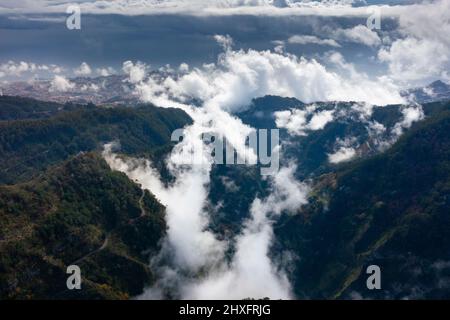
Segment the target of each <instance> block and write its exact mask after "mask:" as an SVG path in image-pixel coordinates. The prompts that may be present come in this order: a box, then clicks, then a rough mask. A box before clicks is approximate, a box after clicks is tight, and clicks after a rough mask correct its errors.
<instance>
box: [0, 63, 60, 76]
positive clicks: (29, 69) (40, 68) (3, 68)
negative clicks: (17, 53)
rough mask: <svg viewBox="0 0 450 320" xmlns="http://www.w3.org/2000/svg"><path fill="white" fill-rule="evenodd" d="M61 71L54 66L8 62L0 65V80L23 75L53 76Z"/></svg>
mask: <svg viewBox="0 0 450 320" xmlns="http://www.w3.org/2000/svg"><path fill="white" fill-rule="evenodd" d="M61 71H62V68H61V67H59V66H56V65H54V64H51V65H46V64H37V63H33V62H26V61H20V62H15V61H8V62H6V63H3V64H0V78H2V77H20V76H22V75H23V74H35V73H38V72H42V73H50V74H54V73H60V72H61Z"/></svg>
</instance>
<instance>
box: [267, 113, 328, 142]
mask: <svg viewBox="0 0 450 320" xmlns="http://www.w3.org/2000/svg"><path fill="white" fill-rule="evenodd" d="M316 108H317V107H316V106H315V105H311V106H308V107H306V108H305V109H304V110H303V109H302V110H300V109H292V110H285V111H278V112H275V114H274V115H275V122H276V125H277V127H278V128H285V129H287V130H288V132H289V133H290V134H291V135H297V136H306V135H307V132H308V131H316V130H322V129H323V128H325V126H326V125H327V123H329V122H331V121H333V113H334V111H332V110H325V111H319V112H317V113H315V110H316ZM308 118H309V121H308Z"/></svg>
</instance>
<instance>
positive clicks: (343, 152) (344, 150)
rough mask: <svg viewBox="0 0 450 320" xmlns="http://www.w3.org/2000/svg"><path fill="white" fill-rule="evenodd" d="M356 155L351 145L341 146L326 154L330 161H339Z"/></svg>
mask: <svg viewBox="0 0 450 320" xmlns="http://www.w3.org/2000/svg"><path fill="white" fill-rule="evenodd" d="M355 155H356V151H355V149H353V148H351V147H341V148H340V149H339V150H338V151H336V152H335V153H333V154H329V155H328V159H329V161H330V162H331V163H335V164H336V163H340V162H344V161H348V160H350V159H352V158H353V157H354V156H355Z"/></svg>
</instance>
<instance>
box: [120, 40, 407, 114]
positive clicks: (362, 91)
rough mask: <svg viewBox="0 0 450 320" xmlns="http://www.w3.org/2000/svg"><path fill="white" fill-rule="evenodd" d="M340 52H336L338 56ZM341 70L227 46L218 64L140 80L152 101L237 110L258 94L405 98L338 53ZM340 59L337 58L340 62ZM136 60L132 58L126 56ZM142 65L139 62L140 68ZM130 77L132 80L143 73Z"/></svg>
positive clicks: (308, 98)
mask: <svg viewBox="0 0 450 320" xmlns="http://www.w3.org/2000/svg"><path fill="white" fill-rule="evenodd" d="M336 56H337V54H335V55H333V57H336ZM335 60H336V61H335V62H336V67H337V68H339V69H340V71H341V73H344V74H343V75H340V74H338V73H336V72H333V71H330V70H328V69H327V68H326V67H325V66H323V65H322V64H320V63H319V62H318V61H316V60H314V59H312V60H308V59H305V58H302V57H300V58H299V57H297V56H294V55H290V54H285V53H274V52H271V51H256V50H251V49H250V50H247V51H244V50H238V51H235V50H232V49H227V50H226V51H225V52H224V53H223V54H222V55H221V56H220V57H219V59H218V62H217V63H216V64H209V65H205V66H203V67H202V68H195V69H193V70H192V71H191V72H189V73H187V74H184V75H182V76H181V77H178V78H175V79H174V78H171V77H170V76H169V77H167V78H165V79H163V80H161V79H152V78H150V79H148V80H147V81H145V82H144V81H141V82H139V83H138V85H137V91H138V92H139V94H140V95H141V97H142V98H143V99H144V100H146V101H150V102H154V103H155V100H156V99H157V98H158V97H161V96H164V97H169V96H170V97H176V98H177V99H179V100H180V101H188V100H189V99H191V98H195V99H199V100H202V101H205V104H206V105H207V106H220V108H223V109H224V110H227V111H231V112H234V111H237V110H239V109H241V108H242V107H246V106H248V104H249V103H250V102H251V100H252V99H253V98H255V97H261V96H265V95H269V94H270V95H278V96H284V97H295V98H297V99H299V100H301V101H303V102H306V103H310V102H315V101H366V102H369V103H372V104H376V105H386V104H395V103H402V102H403V98H402V97H401V96H400V94H399V93H398V88H397V87H396V86H395V85H393V83H392V82H390V81H389V79H386V78H382V77H381V78H377V79H373V80H372V79H370V78H369V77H368V76H367V75H366V74H364V73H359V72H358V71H357V70H356V69H355V67H354V66H353V65H352V64H350V63H347V62H345V60H344V59H343V58H342V56H339V59H335ZM337 62H338V63H337ZM126 63H127V64H128V65H129V66H132V65H133V64H132V62H130V61H129V62H126ZM141 69H142V68H139V70H141ZM143 74H144V73H143V72H141V73H140V75H141V76H139V77H136V79H134V76H133V75H132V77H131V78H130V79H131V81H132V82H138V81H137V80H142V79H143Z"/></svg>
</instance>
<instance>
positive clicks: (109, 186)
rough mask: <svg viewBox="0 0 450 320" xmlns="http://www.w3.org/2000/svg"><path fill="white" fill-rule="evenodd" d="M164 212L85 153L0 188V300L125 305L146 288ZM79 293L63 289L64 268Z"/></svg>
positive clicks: (125, 180)
mask: <svg viewBox="0 0 450 320" xmlns="http://www.w3.org/2000/svg"><path fill="white" fill-rule="evenodd" d="M165 228H166V227H165V221H164V207H163V206H161V205H160V204H159V203H158V202H157V200H156V199H155V198H154V197H153V196H152V195H151V194H150V193H149V192H147V191H146V192H143V191H142V190H141V189H140V188H139V186H137V185H136V184H134V183H133V182H132V181H130V180H129V179H128V178H127V177H126V175H124V174H122V173H118V172H112V171H111V170H110V168H109V167H108V165H107V164H106V162H105V161H104V160H103V159H101V158H100V157H99V156H97V155H95V154H93V153H87V154H80V155H78V156H76V157H74V158H72V159H70V160H68V161H67V162H65V163H64V164H62V165H61V166H58V167H55V168H52V169H50V170H49V171H47V172H46V173H45V174H44V175H42V176H41V177H40V178H38V179H36V180H32V181H29V182H26V183H23V184H18V185H14V186H2V187H0V253H1V254H0V298H2V299H5V298H7V299H11V298H13V299H31V298H34V299H58V298H83V299H85V298H95V299H98V298H110V299H111V298H112V299H126V298H129V297H130V296H134V295H137V294H139V293H141V292H142V290H143V288H144V286H145V285H148V284H150V283H151V282H152V281H154V277H153V274H152V270H150V269H149V267H148V261H149V258H150V256H152V255H154V254H155V253H156V252H157V251H158V248H159V241H160V240H161V238H162V237H163V236H164V234H165ZM71 264H76V265H78V266H79V267H80V268H81V270H82V277H83V282H82V288H83V290H74V291H69V290H68V289H67V287H66V279H67V277H68V275H67V274H66V268H67V266H69V265H71Z"/></svg>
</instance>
